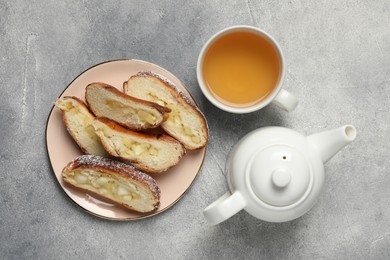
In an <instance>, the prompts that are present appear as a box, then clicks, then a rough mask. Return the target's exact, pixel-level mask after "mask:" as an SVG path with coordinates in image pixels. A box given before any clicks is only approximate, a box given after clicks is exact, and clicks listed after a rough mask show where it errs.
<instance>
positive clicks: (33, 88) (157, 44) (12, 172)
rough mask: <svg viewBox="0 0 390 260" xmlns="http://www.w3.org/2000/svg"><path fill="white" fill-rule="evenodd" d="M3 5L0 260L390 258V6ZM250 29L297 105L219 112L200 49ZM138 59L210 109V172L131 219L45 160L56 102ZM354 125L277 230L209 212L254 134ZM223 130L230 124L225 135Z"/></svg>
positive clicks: (362, 2)
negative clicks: (296, 213) (280, 61)
mask: <svg viewBox="0 0 390 260" xmlns="http://www.w3.org/2000/svg"><path fill="white" fill-rule="evenodd" d="M306 2H307V3H303V2H301V1H283V2H282V1H249V0H247V1H246V2H245V1H237V2H234V1H214V2H211V1H210V2H208V3H206V1H204V3H200V2H199V1H185V2H184V1H183V2H182V1H174V2H173V1H169V2H168V1H166V2H161V1H155V2H150V1H137V2H136V1H107V2H106V3H93V2H92V1H88V0H83V1H70V0H67V1H50V2H46V1H4V0H2V1H1V3H0V60H1V62H0V82H1V93H2V98H1V100H2V101H1V103H0V108H1V124H0V134H1V135H0V136H1V141H0V146H1V150H0V155H1V161H0V203H1V204H0V206H1V207H0V258H2V259H4V258H5V259H20V258H29V259H30V258H33V259H37V258H40V259H68V258H73V259H105V258H112V259H120V258H123V259H199V258H200V259H215V258H221V259H234V258H237V259H243V258H247V259H316V258H317V259H318V258H320V259H322V258H330V259H367V258H372V259H389V258H390V177H389V170H388V169H389V168H390V160H389V149H390V129H389V125H390V113H389V108H390V62H389V61H390V2H389V1H387V0H380V1H370V0H358V1H352V0H351V1H326V2H324V1H311V2H310V3H309V1H306ZM236 24H248V25H255V26H258V27H259V28H262V29H264V30H265V31H267V32H269V33H270V34H272V35H273V36H274V37H275V38H276V39H277V40H278V41H279V43H280V45H281V47H282V49H283V51H284V54H285V56H286V62H287V74H286V82H285V87H286V89H287V90H290V91H291V92H292V93H294V94H296V96H297V97H298V98H299V100H300V104H299V106H298V108H297V109H296V110H295V111H294V112H292V113H290V114H288V113H286V112H284V111H281V110H280V109H278V108H276V107H274V106H268V107H267V108H265V109H263V110H262V111H259V112H255V113H251V114H247V115H232V114H229V113H225V112H222V111H220V110H218V109H217V108H215V107H213V106H212V105H211V104H210V103H209V102H208V101H207V100H206V99H205V98H204V96H203V95H202V94H201V92H200V90H199V88H198V85H197V81H196V73H195V66H196V61H197V56H198V53H199V51H200V48H201V46H202V45H203V44H204V42H205V41H206V40H207V39H208V37H210V36H211V35H212V34H214V33H215V32H216V31H218V30H220V29H222V28H224V27H227V26H231V25H236ZM119 58H138V59H142V60H147V61H150V62H153V63H156V64H158V65H160V66H162V67H164V68H166V69H167V70H169V71H171V72H172V73H173V74H175V75H176V76H177V77H178V78H179V79H181V80H182V81H183V82H184V83H185V84H186V86H187V88H188V89H189V90H190V92H191V93H192V94H193V96H194V97H195V99H196V101H197V102H198V103H199V106H200V108H201V109H202V110H203V111H204V112H205V115H206V117H207V119H208V122H209V126H210V143H209V146H208V153H207V157H206V159H205V163H204V165H203V168H202V171H201V173H200V175H199V177H198V178H197V180H196V182H195V183H194V185H193V186H192V187H191V189H190V190H189V191H188V193H187V194H186V195H185V196H184V197H183V198H182V200H181V201H180V202H179V203H177V204H176V205H175V206H174V207H172V208H171V209H170V210H168V211H166V212H164V213H163V214H160V215H158V216H155V217H152V218H148V219H144V220H140V221H136V222H110V221H106V220H102V219H99V218H96V217H94V216H91V215H89V214H87V213H85V212H83V211H82V210H80V209H79V208H78V207H77V206H75V205H74V204H73V203H71V202H70V200H69V199H68V198H67V197H66V196H64V194H63V193H62V192H61V190H60V188H59V186H58V184H57V183H56V181H55V179H54V176H53V174H52V171H51V167H50V164H49V161H48V159H47V155H46V146H45V137H44V133H45V125H46V119H47V116H48V114H49V111H50V109H51V106H52V104H53V102H54V101H55V99H56V98H57V96H58V95H59V94H60V93H61V92H62V90H63V89H64V88H65V86H66V85H67V84H68V83H69V82H70V81H71V80H72V79H73V78H74V77H75V76H77V75H78V74H79V73H80V72H81V71H83V70H85V69H86V68H88V67H90V66H92V65H94V64H96V63H100V62H102V61H105V60H111V59H119ZM346 123H350V124H353V125H355V126H356V128H357V130H358V137H357V139H356V141H355V142H353V143H352V144H351V145H349V146H347V147H346V148H345V149H344V150H342V151H341V152H340V153H339V154H337V155H336V156H335V157H334V158H333V159H332V160H331V161H329V162H328V163H327V164H326V173H327V175H326V183H325V188H324V192H323V194H322V196H321V198H320V199H319V202H318V204H317V205H316V206H315V207H314V208H313V209H312V210H311V211H310V212H309V213H308V214H306V215H304V216H303V217H301V218H299V219H297V220H294V221H291V222H287V223H282V224H272V223H266V222H262V221H260V220H256V219H255V218H253V217H251V216H249V215H248V214H246V213H245V212H241V213H239V214H237V215H236V216H234V217H233V218H231V219H230V220H228V221H226V222H224V223H223V224H221V225H218V226H212V227H211V226H208V225H207V224H206V222H205V220H204V218H203V215H202V210H203V208H204V207H206V206H207V205H208V204H209V203H210V202H212V201H214V200H215V199H216V198H218V197H219V196H220V195H222V194H223V193H224V192H225V191H226V190H227V185H226V181H225V178H224V175H223V173H222V171H223V170H222V169H223V168H224V165H225V158H226V156H227V154H228V152H229V150H230V149H231V147H232V146H233V145H234V144H235V143H236V142H237V141H238V140H239V138H240V137H242V136H243V135H245V134H246V133H247V132H249V131H251V130H253V129H256V128H258V127H262V126H267V125H278V126H286V127H290V128H293V129H295V130H297V131H299V132H301V133H303V134H310V133H315V132H319V131H322V130H325V129H330V128H335V127H338V126H341V125H343V124H346ZM226 125H229V126H230V127H226Z"/></svg>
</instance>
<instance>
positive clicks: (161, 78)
mask: <svg viewBox="0 0 390 260" xmlns="http://www.w3.org/2000/svg"><path fill="white" fill-rule="evenodd" d="M135 76H140V77H145V76H152V77H155V78H157V79H159V80H161V81H162V82H164V83H165V84H167V85H168V86H170V87H171V88H173V89H174V90H175V91H176V92H177V93H179V95H180V96H181V97H182V98H183V99H184V101H185V102H187V103H188V104H189V105H191V106H192V107H194V108H195V109H196V111H198V112H199V113H200V114H201V115H202V116H203V118H205V116H204V114H203V112H202V111H200V109H199V108H198V106H197V105H196V104H195V103H194V102H193V101H192V100H190V99H189V98H188V96H187V95H186V94H185V93H184V92H183V91H182V90H181V89H180V88H179V87H178V86H176V84H175V83H173V82H172V81H170V80H169V79H167V78H166V77H164V76H162V75H160V74H157V73H154V72H152V71H140V72H138V73H137V74H136V75H135ZM205 122H206V127H207V128H208V125H207V121H206V119H205Z"/></svg>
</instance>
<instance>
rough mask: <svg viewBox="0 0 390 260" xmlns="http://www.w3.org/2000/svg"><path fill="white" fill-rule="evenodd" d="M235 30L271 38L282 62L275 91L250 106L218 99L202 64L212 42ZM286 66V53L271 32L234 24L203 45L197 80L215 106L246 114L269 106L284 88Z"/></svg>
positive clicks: (198, 63) (227, 110) (198, 62)
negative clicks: (234, 104) (237, 105)
mask: <svg viewBox="0 0 390 260" xmlns="http://www.w3.org/2000/svg"><path fill="white" fill-rule="evenodd" d="M235 31H248V32H254V33H256V34H258V35H261V36H263V37H265V38H266V39H267V40H269V41H270V42H271V44H273V45H274V47H275V50H276V52H277V53H278V56H279V59H280V63H281V70H280V76H279V80H278V83H277V85H276V87H275V88H274V90H273V92H272V93H271V94H270V95H268V96H267V97H266V98H265V99H263V100H261V101H259V102H258V103H256V104H254V105H252V106H248V107H233V106H229V105H226V104H224V103H222V102H220V101H218V100H217V99H216V98H215V97H214V96H213V94H212V93H211V92H210V91H209V89H208V87H207V86H206V84H205V82H204V80H203V72H202V65H203V60H204V56H205V54H206V52H207V50H208V49H209V47H210V46H211V44H212V43H214V42H215V41H216V40H217V39H219V38H220V37H222V36H223V35H226V34H227V33H230V32H235ZM284 66H285V65H284V55H283V52H282V49H281V48H280V45H279V44H278V42H277V41H276V40H275V39H274V38H273V37H272V36H271V35H270V34H268V33H267V32H265V31H263V30H261V29H259V28H257V27H254V26H250V25H234V26H230V27H227V28H224V29H222V30H220V31H218V32H217V33H215V34H214V35H213V36H211V37H210V38H209V39H208V40H207V42H206V43H205V44H204V45H203V47H202V49H201V51H200V53H199V57H198V61H197V65H196V74H197V80H198V84H199V87H200V89H201V91H202V92H203V94H204V95H205V97H206V98H207V99H208V100H209V101H210V102H211V103H212V104H213V105H214V106H216V107H218V108H220V109H222V110H224V111H226V112H231V113H237V114H244V113H250V112H254V111H257V110H259V109H261V108H263V107H265V106H267V105H268V104H269V103H271V102H272V100H273V99H274V98H275V97H276V96H277V94H278V93H279V91H280V90H281V88H282V83H283V81H284V76H285V67H284Z"/></svg>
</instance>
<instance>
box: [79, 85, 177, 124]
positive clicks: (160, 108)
mask: <svg viewBox="0 0 390 260" xmlns="http://www.w3.org/2000/svg"><path fill="white" fill-rule="evenodd" d="M96 85H98V86H101V87H104V88H105V89H106V90H108V91H110V92H111V93H113V94H115V95H118V96H120V97H122V98H124V99H127V100H129V101H132V102H137V103H141V104H143V105H145V106H150V107H153V108H155V109H157V110H158V111H159V112H160V113H161V114H163V117H164V119H163V122H164V121H165V120H166V119H167V118H168V116H169V115H168V113H169V112H171V110H170V109H169V108H167V107H163V106H160V105H159V104H157V103H154V102H150V101H147V100H143V99H139V98H136V97H132V96H129V95H126V94H125V93H123V92H121V91H119V90H118V89H117V88H115V87H113V86H111V85H109V84H106V83H103V82H93V83H90V84H88V86H87V87H86V88H85V92H87V90H88V88H91V87H93V86H96ZM86 101H87V104H88V100H86ZM88 105H89V104H88ZM90 108H91V111H92V112H93V113H94V114H95V115H96V111H94V110H93V108H92V107H91V106H90Z"/></svg>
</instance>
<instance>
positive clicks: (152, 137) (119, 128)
mask: <svg viewBox="0 0 390 260" xmlns="http://www.w3.org/2000/svg"><path fill="white" fill-rule="evenodd" d="M95 120H98V121H100V122H102V123H104V124H106V125H107V126H108V127H109V128H111V129H112V130H114V131H118V132H121V133H123V134H126V135H132V136H136V137H138V138H143V139H147V140H162V141H167V142H172V143H175V144H180V145H182V144H181V143H180V142H178V141H177V140H176V139H175V138H173V137H171V136H169V135H165V134H161V135H159V134H146V133H142V132H135V131H132V130H130V129H127V128H125V127H123V126H121V125H119V124H117V123H116V122H114V121H112V120H110V119H108V118H105V117H96V118H95Z"/></svg>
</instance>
